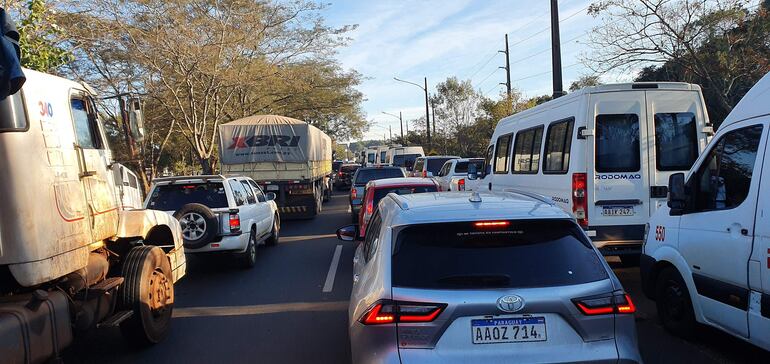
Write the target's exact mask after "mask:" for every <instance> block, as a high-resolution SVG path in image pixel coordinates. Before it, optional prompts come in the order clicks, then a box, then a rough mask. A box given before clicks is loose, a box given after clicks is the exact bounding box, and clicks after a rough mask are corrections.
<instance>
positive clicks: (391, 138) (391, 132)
mask: <svg viewBox="0 0 770 364" xmlns="http://www.w3.org/2000/svg"><path fill="white" fill-rule="evenodd" d="M388 135H390V141H391V142H392V141H393V128H392V127H391V126H390V125H388Z"/></svg>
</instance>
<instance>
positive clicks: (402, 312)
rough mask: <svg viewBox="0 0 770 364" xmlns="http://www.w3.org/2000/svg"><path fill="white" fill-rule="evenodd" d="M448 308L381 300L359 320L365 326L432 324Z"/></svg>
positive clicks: (432, 304) (438, 304)
mask: <svg viewBox="0 0 770 364" xmlns="http://www.w3.org/2000/svg"><path fill="white" fill-rule="evenodd" d="M445 308H446V304H445V303H416V302H399V301H392V300H380V301H377V302H375V303H374V304H373V305H372V306H371V307H369V309H368V310H366V312H364V314H363V315H362V316H361V318H359V319H358V322H360V323H362V324H364V325H382V324H393V323H406V322H431V321H433V320H435V319H436V317H438V315H440V314H441V312H442V311H444V309H445Z"/></svg>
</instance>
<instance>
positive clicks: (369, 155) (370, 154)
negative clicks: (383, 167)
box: [363, 147, 378, 167]
mask: <svg viewBox="0 0 770 364" xmlns="http://www.w3.org/2000/svg"><path fill="white" fill-rule="evenodd" d="M377 156H378V154H377V147H369V148H366V152H364V162H363V165H364V167H372V166H374V165H375V164H377Z"/></svg>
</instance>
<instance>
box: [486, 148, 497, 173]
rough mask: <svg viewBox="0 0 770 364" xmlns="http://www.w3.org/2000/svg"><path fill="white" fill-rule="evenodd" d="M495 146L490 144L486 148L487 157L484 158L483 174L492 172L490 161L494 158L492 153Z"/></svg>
mask: <svg viewBox="0 0 770 364" xmlns="http://www.w3.org/2000/svg"><path fill="white" fill-rule="evenodd" d="M494 151H495V148H494V146H492V145H490V146H489V147H488V148H487V158H486V159H485V160H484V175H485V176H486V175H488V174H490V173H492V161H493V160H494V157H495V154H494Z"/></svg>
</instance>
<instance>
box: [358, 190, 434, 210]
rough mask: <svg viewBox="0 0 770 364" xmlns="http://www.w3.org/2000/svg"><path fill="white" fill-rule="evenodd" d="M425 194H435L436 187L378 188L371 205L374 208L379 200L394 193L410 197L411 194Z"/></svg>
mask: <svg viewBox="0 0 770 364" xmlns="http://www.w3.org/2000/svg"><path fill="white" fill-rule="evenodd" d="M426 192H437V191H436V185H430V186H402V187H384V188H378V189H377V190H375V191H374V196H373V199H372V203H373V204H374V206H377V204H378V203H380V200H382V198H383V197H385V196H387V195H388V194H389V193H395V194H397V195H411V194H413V193H426Z"/></svg>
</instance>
